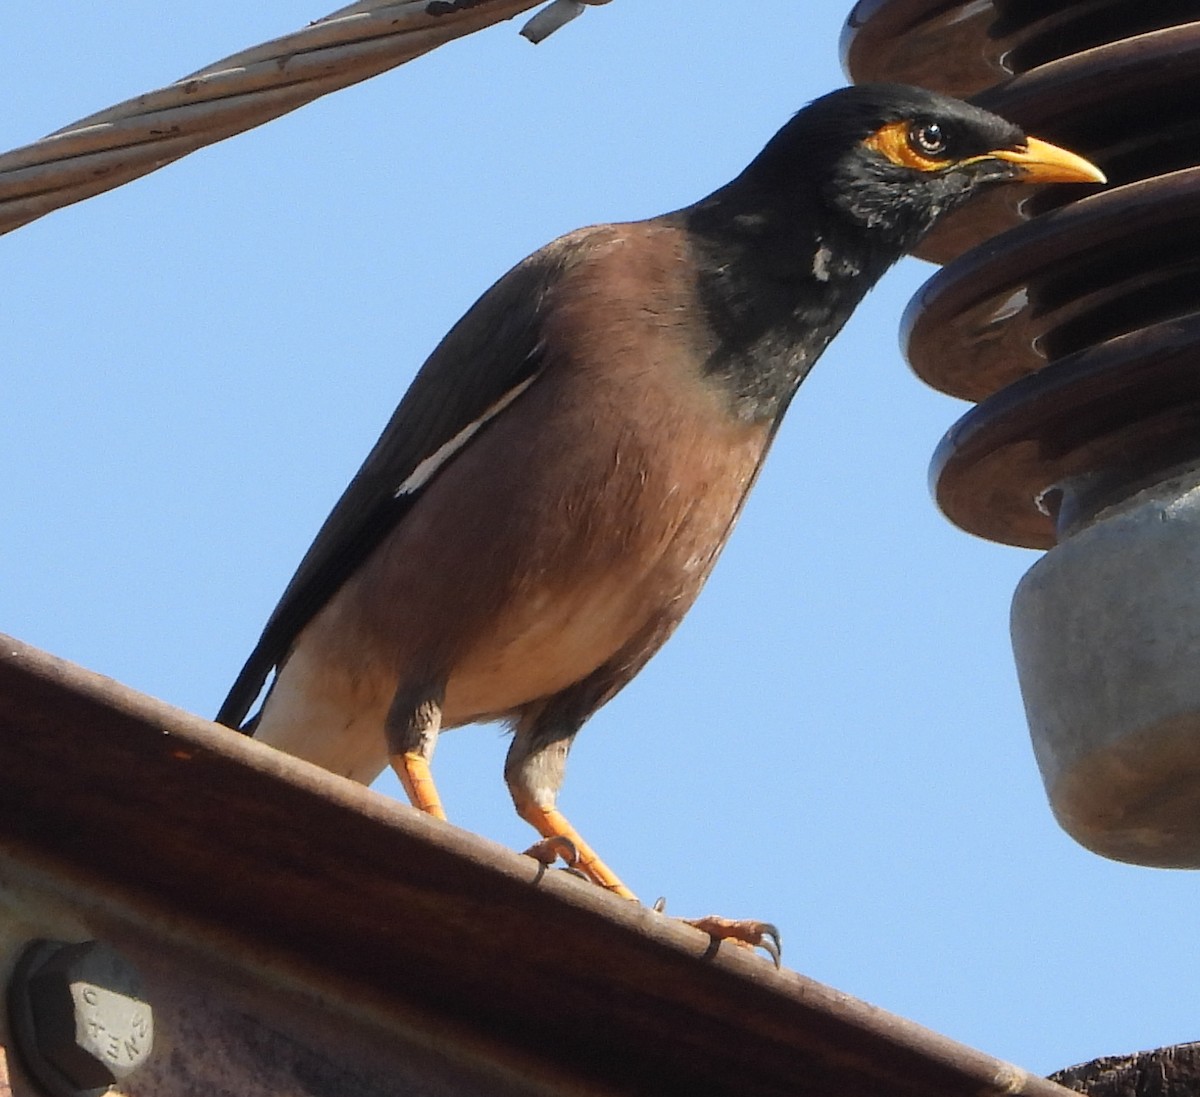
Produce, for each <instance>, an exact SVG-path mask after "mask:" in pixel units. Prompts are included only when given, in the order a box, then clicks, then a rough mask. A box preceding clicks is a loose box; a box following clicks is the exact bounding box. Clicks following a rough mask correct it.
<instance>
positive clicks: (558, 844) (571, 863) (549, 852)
mask: <svg viewBox="0 0 1200 1097" xmlns="http://www.w3.org/2000/svg"><path fill="white" fill-rule="evenodd" d="M525 856H526V857H532V858H533V859H534V860H535V861H537V863H538V864H539V865H542V866H543V867H544V868H551V867H553V865H554V862H555V861H557V860H558V859H559V858H560V857H561V858H562V860H563V866H562V870H561V871H563V872H567V873H570V874H571V875H572V876H578V877H579V878H580V879H581V880H587V879H589V877H588V875H587V873H586V872H584V871H583V870H582V869H580V868H578V867H577V865H578V862H579V850H578V849H577V848H576V847H575V843H574V842H572V841H571V839H570V838H567V837H565V836H564V835H561V834H555V835H554V836H552V837H550V838H543V839H542V840H541V841H540V842H534V844H533V845H531V846H530V847H529V848H528V849H527V850H526V851H525ZM538 878H539V879H540V878H541V874H540V873H539V876H538Z"/></svg>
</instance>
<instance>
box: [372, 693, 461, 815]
mask: <svg viewBox="0 0 1200 1097" xmlns="http://www.w3.org/2000/svg"><path fill="white" fill-rule="evenodd" d="M441 727H442V704H441V697H440V696H438V697H431V696H429V695H428V694H425V695H424V696H423V697H422V699H421V700H418V701H415V702H414V700H413V696H412V694H411V693H409V692H408V691H400V692H397V694H396V697H395V699H394V700H393V701H392V706H391V708H390V709H389V711H388V716H387V724H386V731H387V740H388V759H389V761H390V762H391V764H392V769H393V770H395V772H396V776H397V777H399V778H400V784H401V785H403V786H404V791H405V792H406V793H407V794H408V800H409V803H411V804H412V806H413V807H415V808H418V809H419V810H421V811H423V812H425V813H426V814H427V815H432V816H433V817H434V818H435V819H445V818H446V811H445V809H444V808H443V807H442V798H441V797H440V796H439V795H438V790H437V786H436V785H435V784H434V783H433V774H432V773H431V772H430V769H429V763H430V762H431V761H432V759H433V748H434V747H435V746H437V738H438V732H439V731H440V730H441Z"/></svg>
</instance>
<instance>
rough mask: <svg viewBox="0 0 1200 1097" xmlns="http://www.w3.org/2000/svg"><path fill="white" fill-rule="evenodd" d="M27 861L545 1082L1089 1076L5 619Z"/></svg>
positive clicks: (811, 1084)
mask: <svg viewBox="0 0 1200 1097" xmlns="http://www.w3.org/2000/svg"><path fill="white" fill-rule="evenodd" d="M14 866H15V867H14ZM5 873H7V874H8V875H9V876H13V878H21V879H32V880H41V881H43V882H45V881H53V882H54V887H56V888H57V889H58V894H59V895H60V896H65V897H67V899H68V900H71V899H72V897H73V901H75V902H76V903H78V904H79V905H80V907H81V909H82V910H83V911H84V913H83V914H81V915H80V917H81V918H82V919H83V922H88V920H89V919H90V920H91V924H92V925H96V924H103V925H104V926H107V927H109V929H110V930H111V929H112V927H116V926H120V925H125V926H131V925H134V924H136V925H138V926H141V927H150V928H151V930H152V931H153V932H152V934H151V935H152V936H153V933H159V934H161V935H162V936H163V939H164V940H168V941H170V940H174V941H179V942H188V944H187V946H186V948H183V951H184V952H186V951H188V950H191V951H192V952H195V953H196V954H197V955H201V954H205V953H206V951H207V954H210V955H213V956H219V957H221V959H222V962H223V963H227V964H233V965H234V966H235V967H239V966H240V968H242V969H243V970H244V971H245V972H246V973H247V974H246V975H244V976H243V979H244V980H245V982H246V985H248V986H251V987H258V988H259V990H260V991H261V988H262V987H263V986H265V985H275V984H277V985H278V986H279V987H283V988H284V989H287V990H289V992H292V993H296V994H300V995H304V994H307V995H308V996H309V1000H310V1001H317V1002H320V1003H321V1008H322V1009H323V1010H325V1011H326V1012H329V1011H332V1012H333V1013H335V1014H337V1015H338V1016H340V1017H342V1018H343V1019H344V1018H350V1019H351V1020H353V1019H354V1018H358V1020H359V1021H363V1022H364V1023H365V1020H369V1021H370V1024H371V1025H372V1026H374V1031H379V1032H390V1031H394V1032H396V1033H398V1034H401V1035H402V1036H403V1040H404V1041H407V1044H409V1045H413V1046H428V1047H436V1048H440V1049H441V1050H442V1051H443V1052H445V1053H446V1054H449V1055H451V1056H453V1055H454V1054H456V1053H457V1050H461V1051H462V1053H463V1055H464V1056H465V1057H466V1058H468V1059H469V1060H470V1061H471V1062H472V1063H476V1064H483V1065H484V1066H485V1067H486V1066H487V1065H488V1064H493V1065H494V1066H495V1069H496V1071H498V1072H499V1073H498V1074H497V1075H496V1076H497V1077H499V1076H500V1075H501V1074H502V1075H503V1076H504V1077H505V1078H507V1079H508V1081H507V1082H506V1083H505V1086H506V1087H508V1086H510V1085H515V1084H516V1083H514V1082H513V1081H512V1080H513V1079H525V1080H526V1081H527V1083H528V1087H527V1090H526V1091H527V1092H549V1093H585V1092H586V1093H602V1092H615V1093H632V1092H638V1093H644V1092H653V1093H668V1092H687V1093H697V1094H713V1095H720V1094H730V1095H733V1094H737V1095H738V1097H756V1095H763V1097H766V1095H782V1094H789V1095H800V1097H804V1095H818V1094H819V1095H833V1094H836V1095H837V1097H867V1095H870V1097H960V1095H961V1097H968V1095H969V1097H980V1095H988V1094H994V1095H1000V1094H1004V1095H1006V1097H1016V1095H1024V1097H1063V1095H1064V1094H1065V1093H1066V1091H1065V1090H1063V1089H1061V1088H1060V1087H1058V1086H1056V1085H1054V1084H1053V1083H1051V1082H1048V1081H1045V1080H1043V1079H1041V1078H1038V1077H1035V1076H1031V1075H1028V1074H1026V1073H1025V1072H1024V1071H1021V1070H1019V1069H1017V1068H1015V1067H1012V1066H1010V1065H1008V1064H1006V1063H1003V1062H1000V1061H998V1060H996V1059H994V1058H992V1057H990V1056H988V1055H985V1054H983V1053H982V1052H979V1051H975V1050H972V1049H970V1048H967V1047H963V1046H962V1045H959V1044H956V1043H954V1042H953V1041H951V1040H948V1039H946V1038H944V1037H941V1036H939V1035H937V1034H935V1033H932V1032H930V1031H928V1030H926V1029H923V1028H921V1027H919V1026H918V1025H915V1024H913V1023H911V1022H908V1021H905V1020H902V1019H900V1018H898V1017H894V1016H892V1015H889V1014H887V1013H885V1012H883V1011H882V1010H878V1009H875V1008H873V1007H871V1006H869V1005H867V1004H865V1003H863V1002H860V1001H858V1000H856V999H853V998H850V997H849V996H847V995H844V994H840V993H838V992H837V991H835V990H832V989H830V988H828V987H825V986H822V985H821V984H819V983H815V982H813V981H811V980H809V979H806V978H804V977H803V976H801V975H797V974H795V973H792V972H788V971H783V972H777V971H775V970H774V969H773V968H772V967H771V965H770V964H769V963H767V962H765V961H763V960H762V959H760V958H758V957H755V956H752V955H750V954H748V953H745V952H744V951H743V950H740V949H738V948H735V947H731V946H729V945H722V946H721V947H720V948H719V949H716V950H714V949H712V948H711V947H710V942H709V940H708V938H707V937H706V936H705V935H703V934H701V933H699V932H698V931H696V930H694V929H691V928H689V927H686V926H683V925H681V924H679V923H677V922H674V921H672V920H670V919H668V918H665V917H663V916H661V915H658V914H655V913H654V912H652V911H649V910H646V909H645V908H641V907H638V906H635V905H633V904H630V903H626V902H624V901H621V900H618V899H615V898H613V897H611V896H608V895H606V894H604V893H602V892H601V891H600V890H599V889H597V888H594V887H592V886H590V885H587V884H584V883H582V882H580V881H578V880H574V879H572V878H571V877H569V876H567V875H566V874H563V873H553V872H552V873H548V874H547V873H542V872H539V870H538V868H537V866H535V865H534V864H533V862H532V861H530V860H529V859H528V858H525V857H521V856H519V855H517V854H514V853H512V852H510V851H508V850H506V849H504V848H502V847H499V846H497V845H494V844H493V843H490V842H487V841H485V840H483V839H480V838H477V837H475V836H473V835H470V834H467V833H465V832H463V831H460V830H458V829H456V828H454V827H451V826H447V825H445V824H442V823H439V822H436V821H434V820H432V819H429V818H426V817H424V816H422V815H420V814H418V813H416V812H414V811H412V810H410V809H409V808H407V807H406V806H402V805H400V804H397V803H394V802H392V801H390V800H388V799H387V798H385V797H382V796H380V795H378V794H376V793H373V792H371V791H370V790H368V789H364V788H361V787H359V786H357V785H354V784H352V783H350V782H348V781H344V780H342V779H340V778H336V777H333V776H331V775H329V774H327V773H324V772H323V771H320V770H318V769H315V768H314V767H312V766H309V765H307V764H305V763H302V762H299V761H296V760H294V759H292V758H289V757H286V756H284V755H282V754H279V753H277V752H276V751H273V750H271V749H270V748H267V747H265V746H262V745H261V744H259V743H256V742H254V741H253V740H250V739H246V738H244V737H242V736H240V735H236V734H234V733H232V732H230V731H228V730H226V729H224V728H220V727H217V726H216V725H214V724H210V723H208V722H207V721H206V720H202V719H200V718H198V717H195V716H191V715H189V714H187V713H184V712H181V711H178V710H176V709H173V708H171V707H169V706H167V705H165V704H162V703H161V702H158V701H155V700H153V699H151V698H148V697H145V696H142V695H140V694H137V693H135V692H133V691H132V690H129V689H127V688H126V687H124V686H122V685H120V684H119V683H117V682H114V681H112V680H110V679H107V678H104V677H102V676H100V675H97V674H94V673H91V672H89V671H86V670H83V669H82V668H80V667H77V666H74V665H72V664H69V663H66V662H63V661H61V660H59V659H56V658H54V657H52V656H49V655H47V654H44V653H42V652H39V651H37V650H36V649H32V648H30V647H28V646H26V645H24V644H22V643H20V642H18V641H15V640H10V639H8V638H5V637H0V890H2V888H3V885H4V874H5ZM14 874H15V876H14ZM2 936H3V934H2V933H0V938H2ZM118 936H121V933H120V932H118ZM124 936H125V938H126V939H127V940H134V939H135V938H136V939H139V940H143V941H144V940H145V939H146V938H145V937H144V935H143V936H142V937H137V935H136V934H132V933H130V932H126V933H125V934H124ZM2 943H3V942H2V940H0V944H2ZM148 947H149V946H145V945H144V946H143V948H148ZM138 962H139V964H142V965H145V964H146V963H148V962H149V963H151V965H153V963H155V962H157V961H153V960H147V959H146V958H145V957H141V958H139V959H138ZM249 1012H250V1013H253V1010H250V1011H249ZM345 1023H350V1022H349V1021H347V1022H345ZM397 1039H400V1035H398V1036H397ZM464 1061H465V1060H464ZM481 1069H483V1068H482V1067H481ZM517 1088H518V1090H519V1089H520V1086H519V1085H518V1087H517ZM135 1090H137V1087H133V1088H132V1089H131V1090H130V1092H133V1091H135ZM500 1091H501V1090H500V1088H497V1089H496V1090H495V1092H500ZM138 1092H156V1093H161V1092H167V1090H165V1089H157V1090H146V1089H143V1090H140V1091H138ZM256 1092H257V1090H256ZM396 1092H408V1090H407V1089H403V1088H401V1089H397V1090H396ZM462 1092H467V1090H466V1089H464V1090H462ZM480 1092H482V1091H480ZM504 1092H509V1089H508V1088H505V1089H504Z"/></svg>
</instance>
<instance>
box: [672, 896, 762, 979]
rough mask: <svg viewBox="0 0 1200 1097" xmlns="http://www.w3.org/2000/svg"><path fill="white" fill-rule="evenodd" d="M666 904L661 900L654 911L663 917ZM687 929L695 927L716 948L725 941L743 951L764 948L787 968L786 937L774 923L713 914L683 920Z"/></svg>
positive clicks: (681, 919)
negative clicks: (705, 934) (782, 935)
mask: <svg viewBox="0 0 1200 1097" xmlns="http://www.w3.org/2000/svg"><path fill="white" fill-rule="evenodd" d="M665 908H666V903H665V902H664V901H663V900H662V899H659V901H658V902H657V903H655V904H654V909H655V910H657V911H658V912H659V913H660V914H661V913H663V911H664V909H665ZM678 921H680V922H682V923H683V924H684V925H685V926H694V927H695V928H696V929H698V930H701V931H702V932H704V933H707V934H708V935H709V937H711V938H712V940H713V944H714V946H715V945H716V944H718V943H719V942H721V941H732V942H733V943H734V944H735V945H739V946H740V947H742V948H749V949H755V948H761V949H762V950H763V952H765V953H766V954H767V955H768V956H770V957H771V962H772V963H773V964H774V965H775V967H776V968H781V967H783V938H782V937H781V936H780V933H779V928H778V927H777V926H774V925H772V924H771V923H770V922H756V921H754V920H753V919H751V918H722V917H720V915H717V914H709V915H708V916H707V917H705V918H680V919H678Z"/></svg>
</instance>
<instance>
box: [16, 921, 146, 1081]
mask: <svg viewBox="0 0 1200 1097" xmlns="http://www.w3.org/2000/svg"><path fill="white" fill-rule="evenodd" d="M9 1006H10V1013H11V1015H12V1020H13V1031H14V1036H15V1039H16V1045H17V1049H18V1052H19V1054H20V1056H21V1059H22V1061H23V1063H24V1065H25V1066H26V1068H27V1069H28V1070H29V1073H30V1074H31V1075H33V1077H34V1078H35V1079H36V1080H37V1081H38V1082H40V1083H41V1084H42V1086H43V1087H44V1088H45V1089H46V1090H47V1091H48V1092H49V1093H50V1094H52V1095H53V1097H79V1095H80V1094H81V1093H82V1094H87V1093H103V1092H104V1091H105V1090H106V1089H108V1087H109V1086H111V1085H113V1084H114V1083H115V1082H117V1081H119V1080H121V1079H123V1078H125V1077H127V1076H128V1075H129V1074H131V1073H132V1072H133V1071H135V1070H136V1069H137V1068H138V1067H139V1066H141V1065H142V1063H144V1062H145V1061H146V1059H147V1058H149V1056H150V1053H151V1051H152V1049H153V1045H154V1019H153V1014H152V1011H151V1009H150V1006H149V1005H148V1004H147V1003H146V1002H145V1001H144V999H143V997H142V990H141V985H140V981H139V979H138V977H137V973H136V972H135V971H134V970H133V969H132V968H131V967H130V966H129V964H128V963H127V962H126V961H125V960H124V959H123V958H122V957H121V956H120V955H118V954H117V953H116V952H114V951H113V950H112V949H110V948H108V947H107V946H106V945H103V944H101V943H100V942H99V941H85V942H83V943H81V944H64V943H63V942H58V941H37V942H34V943H33V944H32V945H31V946H30V947H29V948H28V949H26V951H25V953H24V954H23V956H22V957H21V960H20V962H19V963H18V965H17V968H16V970H15V971H14V973H13V979H12V982H11V983H10V986H9Z"/></svg>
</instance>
